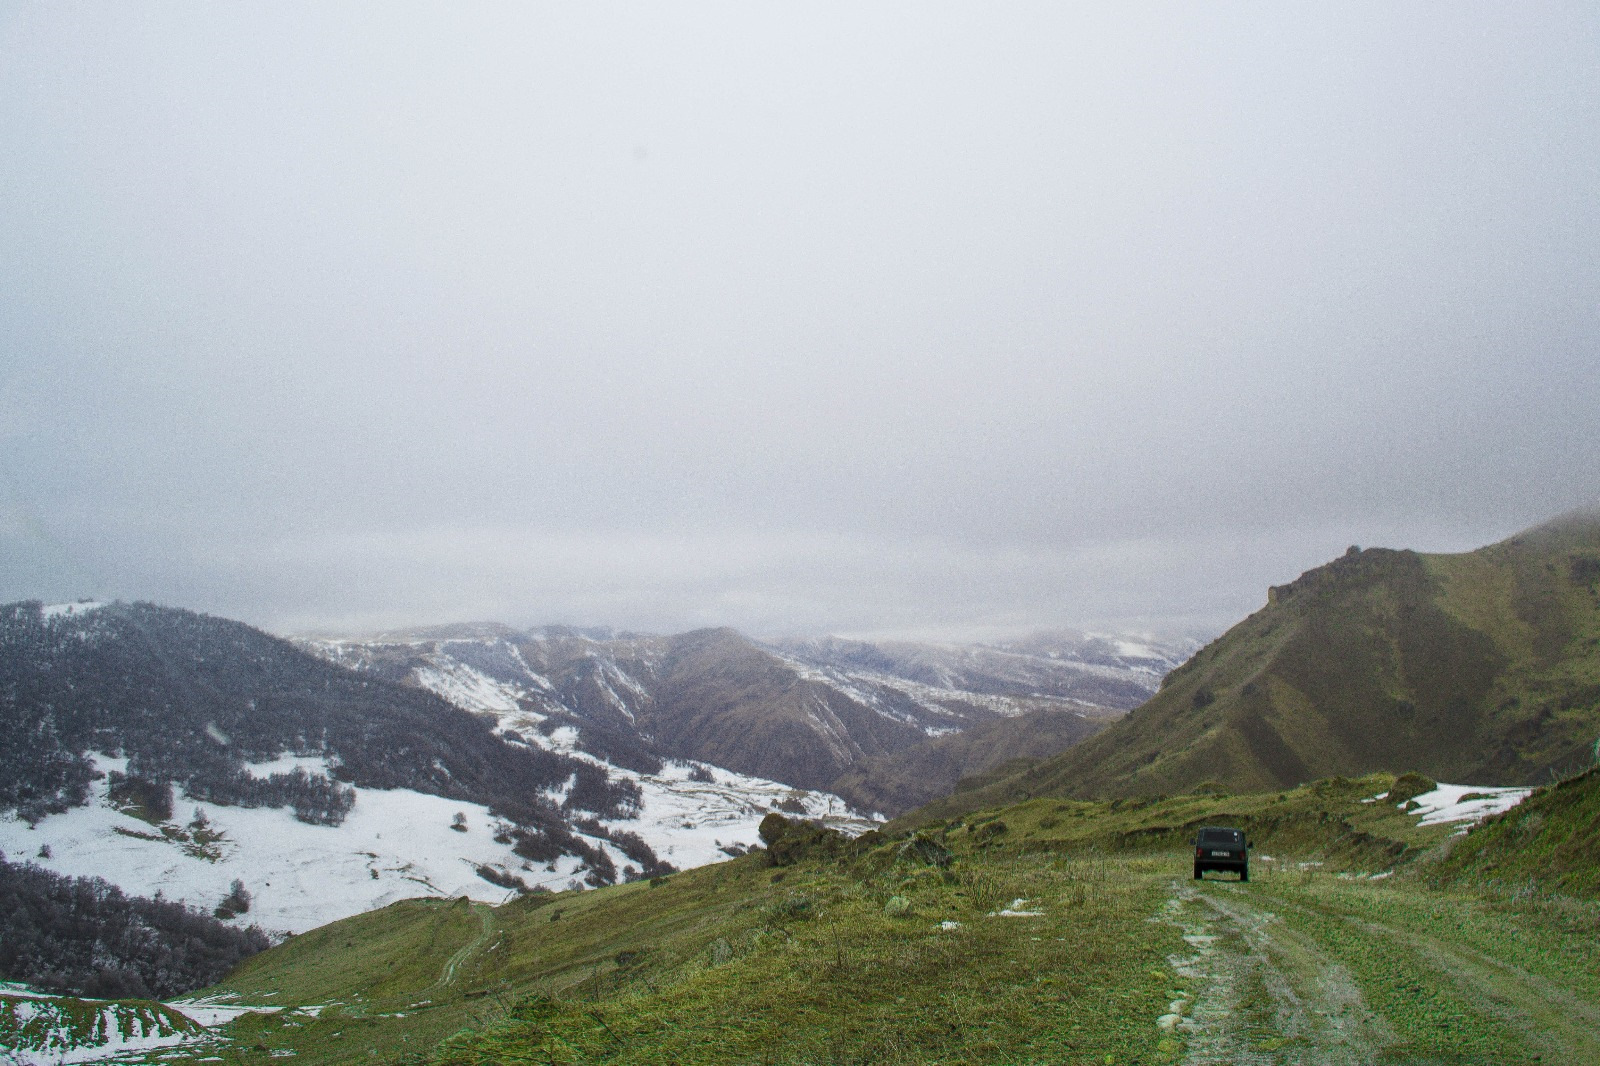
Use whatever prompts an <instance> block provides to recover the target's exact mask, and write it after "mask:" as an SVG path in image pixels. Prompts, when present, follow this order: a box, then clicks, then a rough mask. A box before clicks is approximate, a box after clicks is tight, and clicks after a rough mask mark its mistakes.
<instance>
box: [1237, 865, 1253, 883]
mask: <svg viewBox="0 0 1600 1066" xmlns="http://www.w3.org/2000/svg"><path fill="white" fill-rule="evenodd" d="M1239 880H1241V881H1248V880H1250V869H1249V867H1246V868H1245V869H1243V870H1240V871H1239Z"/></svg>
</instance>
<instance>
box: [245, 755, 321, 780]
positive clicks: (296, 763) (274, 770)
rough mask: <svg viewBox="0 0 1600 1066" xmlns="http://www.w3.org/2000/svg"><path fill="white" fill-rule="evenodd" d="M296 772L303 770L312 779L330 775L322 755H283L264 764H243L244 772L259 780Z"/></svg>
mask: <svg viewBox="0 0 1600 1066" xmlns="http://www.w3.org/2000/svg"><path fill="white" fill-rule="evenodd" d="M296 770H304V771H305V772H306V773H307V774H308V775H310V776H312V777H317V776H323V777H327V776H329V775H330V770H329V768H328V760H327V757H326V756H322V755H290V754H288V753H285V754H283V755H280V756H278V757H277V758H276V759H268V760H267V761H266V762H247V763H245V764H244V772H245V773H247V774H249V775H250V776H251V777H254V778H257V779H259V780H265V779H267V778H269V777H271V776H272V775H273V774H292V773H294V772H295V771H296Z"/></svg>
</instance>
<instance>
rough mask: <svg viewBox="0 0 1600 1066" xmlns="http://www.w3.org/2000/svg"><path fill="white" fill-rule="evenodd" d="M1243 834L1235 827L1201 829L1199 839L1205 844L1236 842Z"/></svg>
mask: <svg viewBox="0 0 1600 1066" xmlns="http://www.w3.org/2000/svg"><path fill="white" fill-rule="evenodd" d="M1243 836H1244V834H1242V833H1240V832H1239V830H1237V829H1202V830H1201V831H1200V840H1201V842H1202V843H1205V844H1237V843H1239V841H1240V839H1242V837H1243Z"/></svg>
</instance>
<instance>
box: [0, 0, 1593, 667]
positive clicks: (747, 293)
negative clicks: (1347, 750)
mask: <svg viewBox="0 0 1600 1066" xmlns="http://www.w3.org/2000/svg"><path fill="white" fill-rule="evenodd" d="M1596 69H1600V16H1597V14H1596V12H1595V10H1594V9H1593V8H1592V7H1591V6H1588V5H1581V4H1558V3H1537V2H1535V3H1528V4H1518V5H1514V6H1505V5H1488V4H1472V3H1468V4H1454V5H1450V6H1448V7H1447V8H1442V7H1437V6H1435V7H1428V8H1405V7H1402V8H1396V7H1394V6H1392V5H1380V4H1362V3H1356V4H1341V5H1337V6H1329V5H1320V6H1318V5H1308V6H1299V7H1296V6H1283V5H1242V6H1231V7H1227V8H1225V9H1223V8H1215V7H1195V6H1193V5H1176V4H1175V5H1154V6H1143V7H1138V8H1136V9H1131V10H1130V9H1128V8H1127V7H1126V6H1125V5H1121V4H1094V5H1057V4H1020V5H1008V6H1007V7H1005V8H1004V9H1003V10H999V9H993V8H990V7H986V6H983V5H961V4H943V3H938V4H909V3H904V4H892V3H889V4H875V5H869V6H866V7H862V6H860V5H847V4H806V5H787V6H786V5H760V6H755V7H751V6H746V5H718V4H689V5H673V6H671V7H667V8H661V7H654V6H648V5H610V6H605V5H601V6H596V5H588V4H585V5H578V6H560V5H542V4H535V5H510V4H506V5H497V4H475V5H465V6H463V5H450V6H448V7H441V6H437V5H420V4H418V5H405V4H388V5H383V6H382V8H381V9H380V8H377V7H372V6H369V5H353V4H351V5H343V4H331V5H329V4H317V5H305V6H299V7H295V8H292V9H290V10H285V9H284V8H283V7H282V6H281V5H265V4H239V5H224V6H200V5H175V6H161V7H150V6H144V5H134V6H117V5H113V6H106V5H87V4H75V3H62V4H51V5H14V6H12V7H10V8H9V9H8V10H6V11H5V12H4V13H0V143H4V144H5V145H6V149H5V151H4V152H0V292H3V293H4V294H5V296H4V298H3V299H0V602H5V601H9V600H16V599H23V598H38V599H41V600H44V601H46V602H59V601H63V600H70V599H74V598H77V597H79V596H90V597H95V598H98V599H102V600H112V599H123V600H130V601H131V600H138V599H146V600H154V601H159V602H164V603H177V604H183V605H185V606H188V607H192V608H194V609H197V610H205V611H210V612H214V613H217V614H220V615H225V616H227V617H233V618H242V619H245V620H248V621H250V622H252V623H256V624H259V625H263V626H267V627H269V628H272V629H274V630H276V631H279V632H286V631H306V630H313V629H324V630H336V631H351V630H357V629H370V630H376V629H380V628H385V627H397V626H403V625H414V624H422V623H439V622H447V621H452V620H474V619H489V618H493V619H502V620H505V621H507V622H510V623H513V624H517V625H529V624H536V623H546V622H570V623H574V624H591V623H599V624H606V625H611V626H616V627H619V628H632V629H637V630H645V631H651V632H658V633H670V632H682V631H685V630H688V629H691V628H694V627H697V626H705V625H729V626H735V627H738V628H740V629H741V630H743V631H746V632H750V633H753V634H758V635H761V636H764V637H769V638H770V637H785V636H793V637H804V636H810V635H816V634H819V633H839V634H846V635H849V634H857V635H860V634H878V635H883V634H894V635H899V636H903V637H906V638H910V639H916V638H921V637H934V638H937V637H938V636H939V635H941V634H961V635H965V636H986V635H994V634H1010V635H1015V634H1018V633H1021V632H1025V631H1028V630H1032V629H1039V628H1052V627H1063V626H1072V625H1089V626H1094V625H1103V626H1105V627H1107V631H1117V632H1127V631H1137V630H1141V629H1147V630H1152V631H1172V630H1174V629H1178V628H1182V627H1185V626H1189V625H1197V626H1199V627H1201V628H1202V629H1205V630H1207V631H1209V632H1211V633H1215V632H1218V631H1220V630H1221V629H1222V628H1223V627H1224V626H1225V625H1227V624H1228V623H1231V622H1232V621H1234V620H1235V619H1237V618H1238V617H1240V616H1242V615H1243V614H1244V613H1246V612H1248V611H1250V610H1252V609H1254V608H1255V607H1258V606H1259V605H1260V604H1261V603H1262V602H1263V600H1264V597H1265V591H1266V588H1267V587H1268V586H1269V585H1273V584H1282V583H1284V582H1286V581H1289V580H1291V579H1292V578H1293V577H1294V576H1295V575H1296V574H1299V573H1300V572H1302V571H1304V570H1306V569H1308V568H1310V567H1312V566H1315V565H1318V564H1319V563H1321V562H1322V561H1324V560H1326V559H1328V558H1332V557H1334V556H1336V555H1338V554H1339V553H1340V552H1342V551H1343V550H1344V548H1345V547H1346V546H1347V545H1349V544H1352V543H1356V544H1361V545H1363V546H1378V545H1391V546H1396V547H1400V546H1403V547H1408V548H1415V549H1418V550H1424V551H1459V550H1465V549H1468V548H1471V547H1474V546H1476V545H1479V544H1483V543H1488V542H1491V541H1495V540H1498V539H1500V538H1501V537H1504V536H1506V535H1509V534H1510V533H1512V532H1514V531H1516V530H1518V529H1521V528H1525V527H1527V526H1530V525H1532V524H1534V523H1536V522H1539V521H1542V520H1544V519H1547V518H1549V517H1551V516H1552V515H1555V514H1558V513H1561V512H1563V511H1567V510H1570V509H1573V508H1576V507H1582V506H1588V505H1592V504H1593V503H1594V502H1595V501H1596V500H1600V435H1597V434H1595V433H1594V432H1593V425H1594V414H1593V413H1594V411H1595V410H1596V409H1597V408H1600V301H1597V300H1596V297H1595V294H1596V293H1597V292H1600V206H1597V204H1600V201H1597V200H1596V198H1595V196H1594V178H1595V175H1596V173H1600V82H1597V81H1596V79H1595V76H1594V72H1595V70H1596Z"/></svg>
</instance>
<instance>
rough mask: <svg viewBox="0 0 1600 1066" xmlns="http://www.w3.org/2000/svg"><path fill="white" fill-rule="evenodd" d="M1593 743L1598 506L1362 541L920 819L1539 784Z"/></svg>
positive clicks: (1599, 611) (1598, 636)
mask: <svg viewBox="0 0 1600 1066" xmlns="http://www.w3.org/2000/svg"><path fill="white" fill-rule="evenodd" d="M1597 738H1600V515H1597V514H1595V513H1592V512H1591V513H1583V514H1575V515H1569V516H1567V517H1564V518H1561V519H1558V520H1556V521H1553V522H1550V523H1547V524H1545V525H1542V526H1539V527H1537V528H1534V529H1530V530H1528V531H1526V532H1524V533H1521V534H1518V535H1517V536H1514V537H1511V538H1510V539H1508V540H1505V541H1502V542H1500V543H1498V544H1494V545H1490V546H1488V547H1485V548H1481V549H1479V550H1477V551H1473V552H1466V553H1462V554H1455V555H1428V554H1421V553H1417V552H1412V551H1392V550H1388V549H1368V550H1365V551H1362V550H1359V549H1357V548H1352V549H1351V550H1350V551H1349V552H1348V553H1347V554H1346V555H1344V556H1343V557H1342V558H1339V559H1336V560H1334V561H1333V562H1330V563H1328V564H1327V565H1325V566H1321V567H1318V568H1317V569H1315V570H1311V571H1308V572H1307V573H1305V574H1303V575H1301V576H1300V577H1299V578H1298V579H1297V580H1295V581H1293V582H1291V583H1289V584H1287V585H1283V586H1279V587H1276V588H1273V589H1272V590H1271V591H1270V594H1269V596H1268V603H1267V605H1266V606H1265V607H1263V608H1262V609H1261V610H1259V611H1257V612H1256V613H1255V614H1252V615H1251V616H1250V617H1248V618H1246V619H1245V620H1244V621H1242V622H1240V623H1239V624H1238V625H1236V626H1234V627H1233V628H1232V629H1230V630H1229V631H1228V632H1227V633H1225V634H1223V636H1221V637H1220V638H1218V639H1217V640H1216V641H1214V642H1212V643H1211V644H1210V645H1208V646H1206V647H1205V648H1203V649H1202V650H1201V651H1199V652H1198V653H1197V654H1196V655H1195V656H1194V657H1193V658H1192V659H1190V660H1189V662H1187V663H1185V664H1184V665H1183V666H1182V667H1181V668H1179V669H1177V670H1175V671H1173V672H1172V673H1171V674H1169V675H1168V676H1167V678H1166V680H1165V682H1164V683H1163V684H1162V686H1161V690H1160V692H1159V693H1158V694H1157V695H1156V696H1155V697H1153V698H1152V699H1151V700H1150V701H1149V702H1147V703H1145V704H1144V705H1143V706H1141V707H1139V708H1138V709H1137V710H1135V711H1134V712H1132V713H1131V714H1129V715H1127V716H1125V717H1124V718H1122V719H1121V720H1120V721H1118V722H1116V723H1115V724H1113V725H1111V726H1108V727H1107V728H1106V729H1104V730H1102V731H1101V732H1099V733H1098V734H1096V735H1095V736H1094V737H1092V738H1091V739H1089V740H1087V741H1085V742H1084V743H1083V744H1081V745H1077V746H1075V747H1072V748H1069V749H1067V750H1066V751H1064V752H1063V753H1061V754H1059V755H1056V756H1054V757H1052V758H1048V759H1045V760H1043V761H1040V762H1038V763H1036V764H1034V765H1032V766H1029V767H1027V768H1024V769H1020V770H1018V771H1017V772H1014V773H1011V774H1008V775H1002V776H1001V777H1000V778H998V779H996V780H992V781H990V782H988V783H986V784H985V785H984V787H982V788H977V789H969V790H965V791H963V792H962V793H961V794H960V795H957V796H952V797H949V798H948V799H945V800H941V801H939V802H937V803H934V804H932V805H930V806H929V807H928V808H925V809H924V810H922V811H919V812H917V815H916V818H917V819H926V818H933V817H944V816H948V815H949V814H951V813H952V812H955V811H959V810H969V809H975V808H977V807H983V806H991V805H994V804H998V803H1003V802H1007V801H1009V800H1012V799H1016V798H1018V797H1021V796H1028V795H1031V796H1040V795H1060V796H1075V797H1115V796H1135V795H1153V794H1158V793H1167V794H1175V793H1180V792H1189V791H1194V790H1196V789H1213V790H1219V791H1229V792H1244V791H1252V790H1263V789H1274V788H1284V787H1289V786H1293V785H1295V784H1297V783H1300V782H1304V781H1311V780H1313V779H1316V778H1321V777H1326V776H1330V775H1335V774H1343V775H1349V776H1354V775H1358V774H1365V773H1369V772H1372V771H1376V770H1392V771H1396V772H1398V771H1402V770H1408V769H1410V770H1419V771H1421V772H1423V773H1425V774H1427V775H1429V776H1431V777H1434V778H1437V779H1440V780H1448V781H1474V782H1481V783H1485V784H1504V785H1514V784H1541V783H1545V782H1547V781H1549V780H1550V779H1551V778H1552V776H1554V775H1557V774H1560V773H1565V772H1569V771H1572V770H1574V769H1577V768H1580V767H1582V766H1585V765H1588V763H1589V761H1590V760H1592V759H1593V757H1594V752H1595V751H1596V750H1597V747H1596V746H1597Z"/></svg>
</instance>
